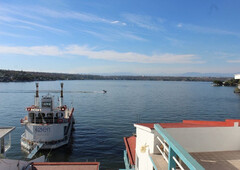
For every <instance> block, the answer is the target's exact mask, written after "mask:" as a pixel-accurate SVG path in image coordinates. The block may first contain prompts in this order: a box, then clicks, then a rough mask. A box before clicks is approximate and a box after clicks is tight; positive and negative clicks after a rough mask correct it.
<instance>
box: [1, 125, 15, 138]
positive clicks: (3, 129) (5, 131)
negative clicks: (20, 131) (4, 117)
mask: <svg viewBox="0 0 240 170" xmlns="http://www.w3.org/2000/svg"><path fill="white" fill-rule="evenodd" d="M14 129H15V127H0V138H3V137H4V136H6V135H7V134H9V133H10V132H11V131H13V130H14Z"/></svg>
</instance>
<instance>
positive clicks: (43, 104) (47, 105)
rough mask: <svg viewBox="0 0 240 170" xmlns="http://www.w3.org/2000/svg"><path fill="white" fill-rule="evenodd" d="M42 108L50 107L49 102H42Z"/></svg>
mask: <svg viewBox="0 0 240 170" xmlns="http://www.w3.org/2000/svg"><path fill="white" fill-rule="evenodd" d="M42 107H51V102H42Z"/></svg>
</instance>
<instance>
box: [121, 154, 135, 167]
mask: <svg viewBox="0 0 240 170" xmlns="http://www.w3.org/2000/svg"><path fill="white" fill-rule="evenodd" d="M123 160H124V164H125V169H122V170H134V168H132V167H131V165H130V163H129V159H128V155H127V151H126V150H124V151H123Z"/></svg>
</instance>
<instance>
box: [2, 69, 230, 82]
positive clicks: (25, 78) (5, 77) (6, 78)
mask: <svg viewBox="0 0 240 170" xmlns="http://www.w3.org/2000/svg"><path fill="white" fill-rule="evenodd" d="M231 78H232V77H185V76H179V77H177V76H176V77H175V76H127V75H124V76H102V75H90V74H89V75H88V74H68V73H47V72H30V71H15V70H0V82H32V81H55V80H146V81H203V82H213V81H214V80H220V81H225V80H229V79H231Z"/></svg>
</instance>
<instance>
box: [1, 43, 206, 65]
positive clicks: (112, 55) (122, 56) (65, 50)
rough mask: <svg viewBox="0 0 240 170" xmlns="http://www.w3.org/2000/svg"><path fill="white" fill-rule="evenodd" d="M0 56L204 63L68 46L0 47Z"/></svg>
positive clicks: (191, 56) (190, 57) (167, 55)
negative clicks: (74, 57)
mask: <svg viewBox="0 0 240 170" xmlns="http://www.w3.org/2000/svg"><path fill="white" fill-rule="evenodd" d="M0 54H15V55H29V56H56V57H68V56H69V55H71V56H76V57H83V56H85V57H88V58H89V59H101V60H109V61H116V62H130V63H166V64H173V63H178V64H200V63H204V61H202V60H199V58H198V57H196V56H195V55H194V54H170V53H165V54H155V55H145V54H140V53H135V52H125V53H123V52H117V51H112V50H100V51H99V50H96V49H94V48H89V47H87V46H79V45H69V46H65V47H61V48H59V47H57V46H32V47H23V46H15V47H12V46H0Z"/></svg>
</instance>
